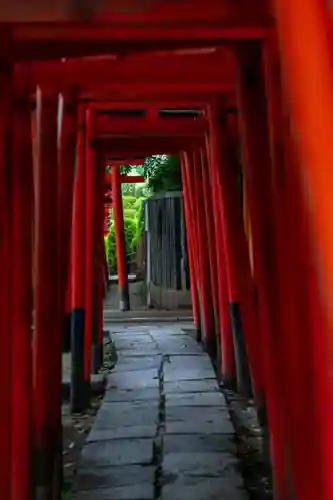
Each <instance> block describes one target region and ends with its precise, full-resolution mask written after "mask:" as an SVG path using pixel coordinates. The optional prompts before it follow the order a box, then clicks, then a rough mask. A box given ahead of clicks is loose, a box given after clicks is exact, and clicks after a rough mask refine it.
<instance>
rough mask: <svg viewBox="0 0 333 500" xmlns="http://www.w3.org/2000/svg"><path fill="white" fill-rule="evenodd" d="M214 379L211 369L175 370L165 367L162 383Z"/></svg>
mask: <svg viewBox="0 0 333 500" xmlns="http://www.w3.org/2000/svg"><path fill="white" fill-rule="evenodd" d="M206 379H215V374H214V372H213V369H212V368H201V369H200V367H199V368H198V369H196V368H194V367H193V368H187V369H186V368H184V369H181V368H177V369H175V368H174V367H171V366H169V365H166V366H165V370H164V381H165V382H175V381H178V380H206Z"/></svg>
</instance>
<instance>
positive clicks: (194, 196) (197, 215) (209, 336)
mask: <svg viewBox="0 0 333 500" xmlns="http://www.w3.org/2000/svg"><path fill="white" fill-rule="evenodd" d="M198 155H199V153H195V154H193V156H192V162H190V161H189V159H188V160H187V162H186V165H185V172H186V175H187V182H188V186H189V197H190V200H191V210H192V213H193V221H194V224H195V225H196V237H197V240H196V244H197V247H198V267H199V272H200V276H199V278H200V279H199V291H200V295H199V297H200V305H201V320H202V333H203V341H204V344H205V347H206V349H207V351H208V352H209V353H210V355H211V356H212V357H213V358H215V355H216V338H215V335H214V317H213V303H212V296H211V289H210V274H209V257H208V250H207V246H206V242H207V238H206V221H205V213H204V212H203V211H202V210H201V208H202V207H201V204H200V203H199V200H200V198H201V196H202V191H201V185H200V184H201V183H200V176H201V173H200V167H201V165H200V163H199V159H200V158H199V156H198ZM191 167H192V168H191Z"/></svg>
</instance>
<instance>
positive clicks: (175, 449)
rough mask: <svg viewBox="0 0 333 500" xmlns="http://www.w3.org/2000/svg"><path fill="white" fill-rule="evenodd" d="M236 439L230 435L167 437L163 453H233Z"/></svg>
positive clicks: (165, 437)
mask: <svg viewBox="0 0 333 500" xmlns="http://www.w3.org/2000/svg"><path fill="white" fill-rule="evenodd" d="M234 451H235V438H234V435H230V434H197V435H193V434H186V435H166V436H164V438H163V453H164V454H167V453H211V452H217V453H219V452H221V453H225V452H228V453H233V452H234Z"/></svg>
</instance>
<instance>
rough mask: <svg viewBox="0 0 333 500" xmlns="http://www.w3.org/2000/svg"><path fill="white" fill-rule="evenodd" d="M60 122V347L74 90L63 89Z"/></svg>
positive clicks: (65, 310)
mask: <svg viewBox="0 0 333 500" xmlns="http://www.w3.org/2000/svg"><path fill="white" fill-rule="evenodd" d="M60 109H61V114H60V120H59V135H58V150H59V152H58V154H59V157H58V158H59V176H58V193H59V216H58V231H59V242H58V243H59V268H60V279H61V286H60V287H59V294H60V295H59V302H60V304H61V308H62V313H61V316H62V317H61V321H62V327H61V329H62V332H63V333H62V335H63V336H64V337H66V339H65V338H64V339H63V340H64V341H63V345H66V344H67V345H68V344H70V342H69V337H70V308H69V307H68V304H67V301H66V289H67V288H68V287H67V285H68V283H70V241H71V227H72V210H73V190H74V177H75V159H76V136H77V122H78V102H77V93H76V91H75V90H74V89H70V90H66V91H65V92H63V93H62V95H61V98H60Z"/></svg>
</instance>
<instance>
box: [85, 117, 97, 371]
mask: <svg viewBox="0 0 333 500" xmlns="http://www.w3.org/2000/svg"><path fill="white" fill-rule="evenodd" d="M94 140H95V138H94V112H93V110H91V109H87V110H86V255H85V258H86V269H85V276H86V277H85V290H86V298H85V309H86V310H85V326H84V332H85V333H84V343H85V346H84V350H85V367H84V370H85V379H86V380H90V374H91V370H92V361H93V359H92V349H93V343H94V342H95V338H94V293H95V287H94V280H95V245H96V241H95V228H96V225H95V224H96V221H95V215H96V210H95V208H96V152H95V146H94Z"/></svg>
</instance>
